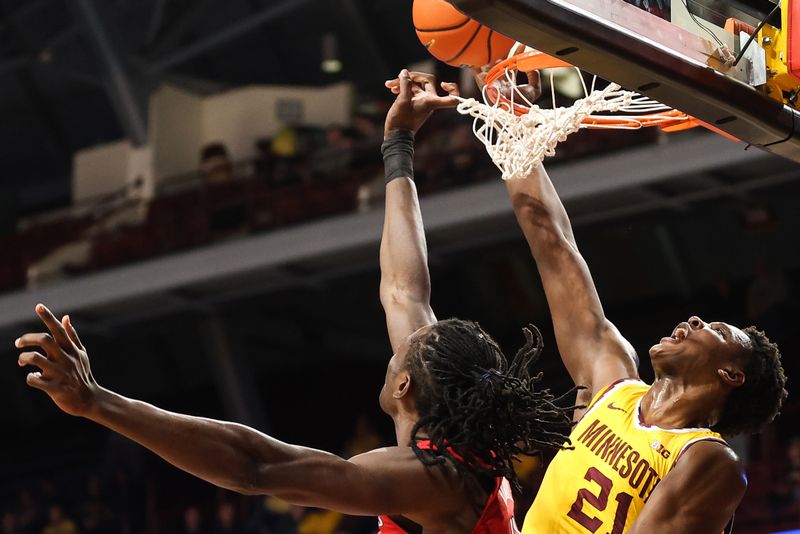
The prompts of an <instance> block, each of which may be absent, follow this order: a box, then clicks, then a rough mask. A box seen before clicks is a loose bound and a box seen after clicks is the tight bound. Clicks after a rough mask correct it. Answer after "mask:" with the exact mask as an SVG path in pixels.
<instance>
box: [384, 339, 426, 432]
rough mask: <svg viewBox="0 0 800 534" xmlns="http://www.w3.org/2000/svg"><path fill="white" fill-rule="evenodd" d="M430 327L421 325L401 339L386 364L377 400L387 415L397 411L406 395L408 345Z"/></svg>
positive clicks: (408, 375) (408, 377)
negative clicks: (384, 375)
mask: <svg viewBox="0 0 800 534" xmlns="http://www.w3.org/2000/svg"><path fill="white" fill-rule="evenodd" d="M430 328H431V327H430V325H428V326H423V327H422V328H420V329H419V330H417V331H416V332H414V333H413V334H411V335H410V336H408V337H407V338H406V339H405V340H403V342H402V343H400V346H398V347H397V352H396V353H394V355H392V358H391V359H390V360H389V365H387V366H386V378H385V379H384V381H383V388H381V393H380V396H379V398H378V400H379V402H380V405H381V409H382V410H383V411H384V412H386V413H387V414H389V415H392V416H393V415H394V414H396V413H397V412H398V407H399V403H400V402H401V400H402V399H404V398H405V397H406V395H405V393H406V391H407V388H408V383H409V380H410V374H409V371H408V350H409V347H410V346H411V343H412V342H413V341H414V339H416V338H417V337H418V336H424V335H426V334H427V333H428V332H429V331H430Z"/></svg>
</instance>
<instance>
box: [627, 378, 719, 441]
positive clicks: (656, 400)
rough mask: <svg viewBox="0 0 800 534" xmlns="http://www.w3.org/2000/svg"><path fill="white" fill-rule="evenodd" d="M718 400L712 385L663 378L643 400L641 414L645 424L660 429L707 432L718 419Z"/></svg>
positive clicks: (716, 392) (655, 383)
mask: <svg viewBox="0 0 800 534" xmlns="http://www.w3.org/2000/svg"><path fill="white" fill-rule="evenodd" d="M718 399H719V392H718V391H716V390H714V388H713V387H712V386H710V385H698V384H692V383H689V382H687V381H684V380H682V379H680V378H676V377H669V376H663V377H659V378H658V379H656V381H655V382H653V385H652V386H651V387H650V390H649V391H648V392H647V393H646V394H645V396H644V397H642V401H641V405H640V414H641V416H642V418H643V419H644V422H645V423H646V424H648V425H654V426H658V427H660V428H666V429H678V428H708V427H710V426H711V425H713V423H714V422H715V421H716V420H717V418H718V414H719V411H720V409H721V406H717V404H718Z"/></svg>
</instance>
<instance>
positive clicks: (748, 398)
mask: <svg viewBox="0 0 800 534" xmlns="http://www.w3.org/2000/svg"><path fill="white" fill-rule="evenodd" d="M744 333H745V334H747V337H749V338H750V342H751V346H752V348H751V352H750V354H749V355H748V356H747V358H749V359H748V361H747V363H746V365H745V366H744V369H743V371H744V376H745V379H744V384H742V385H741V386H740V387H738V388H736V389H734V390H733V391H732V392H731V394H730V396H729V397H728V400H727V401H726V403H725V408H724V409H723V411H722V416H721V417H720V420H719V421H718V422H717V424H715V425H714V426H712V427H711V430H713V431H715V432H719V433H720V434H723V435H726V436H734V435H736V434H755V433H757V432H760V431H761V428H762V427H763V426H764V425H766V424H767V423H769V422H771V421H772V420H773V419H775V417H776V416H777V415H778V413H780V409H781V405H783V401H784V399H785V398H786V396H787V395H788V393H787V392H786V389H785V386H786V375H785V374H784V372H783V366H782V365H781V353H780V351H779V350H778V346H777V345H776V344H775V343H772V342H770V340H769V339H768V338H767V336H766V335H765V334H764V332H762V331H760V330H758V329H756V327H755V326H749V327H747V328H745V329H744Z"/></svg>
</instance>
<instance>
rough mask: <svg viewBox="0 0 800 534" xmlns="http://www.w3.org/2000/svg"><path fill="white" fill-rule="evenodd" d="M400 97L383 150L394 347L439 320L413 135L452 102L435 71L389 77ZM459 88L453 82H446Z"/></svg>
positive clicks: (385, 267)
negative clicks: (432, 297)
mask: <svg viewBox="0 0 800 534" xmlns="http://www.w3.org/2000/svg"><path fill="white" fill-rule="evenodd" d="M386 85H387V87H389V88H390V89H392V91H393V92H394V93H396V94H397V95H398V96H397V99H396V100H395V102H394V104H393V105H392V107H391V109H390V110H389V113H388V114H387V116H386V125H385V128H384V137H385V141H384V144H383V155H384V162H385V166H386V214H385V217H384V222H383V236H382V237H381V252H380V263H381V285H380V296H381V303H382V304H383V309H384V311H385V313H386V326H387V329H388V331H389V340H390V341H391V344H392V350H393V351H397V347H398V346H399V345H400V343H401V342H402V341H403V340H404V339H406V338H407V337H408V336H409V335H411V334H412V333H414V332H415V331H416V330H418V329H419V328H421V327H423V326H425V325H429V324H432V323H434V322H435V321H436V316H435V315H434V313H433V310H432V309H431V305H430V295H431V282H430V276H429V274H428V252H427V246H426V244H425V230H424V228H423V225H422V215H421V213H420V209H419V200H418V199H417V189H416V186H415V185H414V171H413V161H412V159H413V152H414V135H415V134H416V132H417V130H419V128H420V127H421V126H422V125H423V124H424V122H425V120H426V119H427V118H428V116H429V115H430V114H431V113H432V112H433V110H435V109H438V108H442V107H451V106H453V105H454V104H455V100H454V99H453V98H452V97H440V96H438V95H437V94H436V88H435V80H434V78H433V76H430V75H427V74H421V73H409V72H408V71H406V70H403V71H402V72H401V73H400V76H399V78H397V79H396V80H391V81H389V82H387V83H386ZM442 87H444V88H445V89H446V90H449V91H450V92H452V93H454V92H455V90H456V89H455V86H454V85H452V84H442Z"/></svg>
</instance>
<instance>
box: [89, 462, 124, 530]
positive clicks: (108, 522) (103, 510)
mask: <svg viewBox="0 0 800 534" xmlns="http://www.w3.org/2000/svg"><path fill="white" fill-rule="evenodd" d="M86 486H87V487H86V498H85V500H84V501H83V503H82V504H81V506H80V518H81V526H82V527H83V532H84V533H85V534H112V533H114V532H119V528H114V524H113V521H112V519H113V517H112V514H111V509H110V508H109V507H108V505H107V504H106V503H105V502H104V501H103V499H102V495H101V493H102V492H101V486H100V479H99V478H98V477H96V476H92V477H90V478H89V480H88V482H87V484H86Z"/></svg>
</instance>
